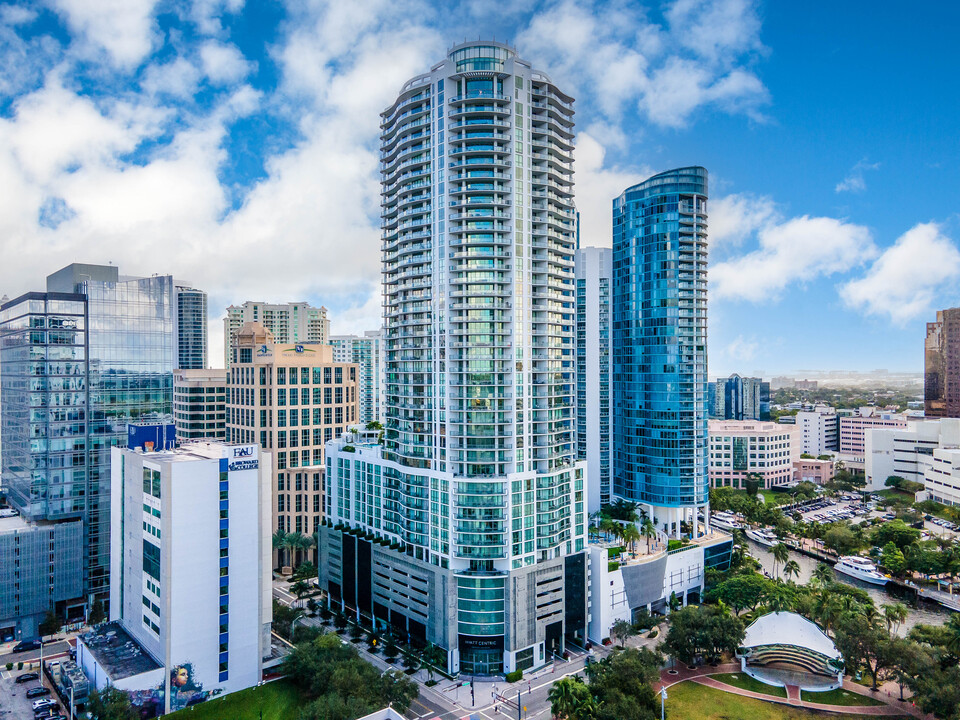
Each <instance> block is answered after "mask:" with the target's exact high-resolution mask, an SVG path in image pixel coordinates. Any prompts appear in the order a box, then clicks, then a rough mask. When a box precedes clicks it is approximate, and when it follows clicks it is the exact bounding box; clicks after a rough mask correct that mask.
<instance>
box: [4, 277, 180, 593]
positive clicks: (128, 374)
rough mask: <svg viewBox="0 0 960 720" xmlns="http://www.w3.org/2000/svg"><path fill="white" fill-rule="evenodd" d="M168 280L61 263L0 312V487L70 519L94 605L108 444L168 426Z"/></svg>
mask: <svg viewBox="0 0 960 720" xmlns="http://www.w3.org/2000/svg"><path fill="white" fill-rule="evenodd" d="M175 314H176V303H175V296H174V285H173V277H172V276H170V275H154V276H153V277H123V276H120V275H119V274H118V270H117V268H116V267H115V266H112V265H111V266H104V265H81V264H73V265H69V266H67V267H66V268H63V269H62V270H60V271H58V272H56V273H54V274H53V275H50V276H49V277H48V278H47V291H46V292H31V293H27V294H26V295H22V296H21V297H18V298H16V299H14V300H10V301H9V302H7V303H5V304H4V305H3V306H2V308H0V341H2V348H0V365H2V369H0V373H2V393H0V416H2V423H3V433H2V437H3V440H2V442H3V470H2V472H3V485H4V487H5V488H6V490H7V497H8V500H9V501H10V503H11V504H12V505H13V506H14V507H15V508H17V509H18V510H19V511H20V513H21V515H22V516H23V517H24V518H26V519H28V520H30V521H49V522H63V521H71V520H82V521H83V525H84V553H83V568H84V581H85V582H84V588H85V591H86V593H87V594H88V596H100V597H102V598H104V599H105V598H106V595H107V592H108V590H109V570H110V448H111V447H114V446H120V447H124V446H125V445H126V442H127V424H128V423H131V422H140V421H145V420H151V419H157V420H168V421H170V420H172V417H171V414H172V403H173V369H174V366H175V364H176V347H177V336H176V331H175V328H176V319H175Z"/></svg>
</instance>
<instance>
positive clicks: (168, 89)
mask: <svg viewBox="0 0 960 720" xmlns="http://www.w3.org/2000/svg"><path fill="white" fill-rule="evenodd" d="M199 82H200V71H199V70H198V69H197V68H196V67H195V66H194V65H193V64H192V63H191V62H190V61H189V60H187V59H186V58H182V57H178V58H175V59H173V60H171V61H170V62H168V63H164V64H163V65H150V66H149V67H148V68H147V69H146V70H145V71H144V74H143V80H142V81H141V83H140V86H141V87H142V88H143V89H144V90H145V91H146V92H148V93H150V94H151V95H156V94H158V93H165V94H167V95H173V96H174V97H178V98H189V97H191V96H192V95H193V94H194V92H196V90H197V84H198V83H199Z"/></svg>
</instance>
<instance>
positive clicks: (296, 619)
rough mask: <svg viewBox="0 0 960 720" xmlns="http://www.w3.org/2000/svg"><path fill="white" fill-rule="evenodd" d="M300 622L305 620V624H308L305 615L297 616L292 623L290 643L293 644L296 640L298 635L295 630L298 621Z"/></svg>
mask: <svg viewBox="0 0 960 720" xmlns="http://www.w3.org/2000/svg"><path fill="white" fill-rule="evenodd" d="M298 620H303V621H304V622H306V620H307V618H306V616H304V615H297V616H296V617H295V618H294V619H293V620H292V621H291V623H290V642H293V640H294V638H295V637H296V635H295V633H294V629H295V628H296V626H297V621H298Z"/></svg>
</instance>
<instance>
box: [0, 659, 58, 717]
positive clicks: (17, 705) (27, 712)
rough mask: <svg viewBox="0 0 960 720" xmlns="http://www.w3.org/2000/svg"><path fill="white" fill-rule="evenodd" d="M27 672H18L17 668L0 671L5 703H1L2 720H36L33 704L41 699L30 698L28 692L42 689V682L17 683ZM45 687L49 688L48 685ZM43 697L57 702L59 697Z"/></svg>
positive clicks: (0, 693) (1, 691)
mask: <svg viewBox="0 0 960 720" xmlns="http://www.w3.org/2000/svg"><path fill="white" fill-rule="evenodd" d="M26 672H30V671H29V670H27V669H26V668H24V669H23V670H17V669H16V666H14V669H13V670H9V671H8V670H7V669H6V667H4V668H3V669H2V670H0V697H2V698H3V702H2V703H0V720H34V714H33V703H34V701H35V700H39V699H40V698H33V699H31V698H28V697H27V691H28V690H30V689H31V688H35V687H40V681H39V680H31V681H29V682H25V683H22V684H18V683H17V682H16V678H17V676H18V675H22V674H24V673H26ZM44 685H45V686H46V687H49V685H48V684H46V683H45V684H44ZM43 697H44V698H50V699H52V700H57V696H56V694H55V693H53V692H51V693H50V694H49V695H44V696H43ZM61 712H62V708H61ZM55 717H56V716H55Z"/></svg>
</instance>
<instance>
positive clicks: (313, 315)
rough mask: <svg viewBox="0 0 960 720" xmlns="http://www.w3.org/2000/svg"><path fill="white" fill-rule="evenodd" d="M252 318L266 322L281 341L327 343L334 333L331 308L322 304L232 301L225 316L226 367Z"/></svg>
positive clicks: (277, 340)
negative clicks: (240, 336)
mask: <svg viewBox="0 0 960 720" xmlns="http://www.w3.org/2000/svg"><path fill="white" fill-rule="evenodd" d="M248 322H256V323H260V324H261V325H263V326H264V327H265V328H266V329H267V330H269V331H270V332H271V333H273V339H274V341H275V342H278V343H304V342H309V343H326V342H328V338H329V337H330V319H329V318H328V317H327V309H326V308H325V307H322V306H321V307H313V306H312V305H310V304H309V303H305V302H293V303H283V304H274V303H262V302H253V301H247V302H245V303H243V305H231V306H230V307H228V308H227V316H226V317H225V318H224V319H223V355H224V357H223V362H224V367H230V363H231V362H232V361H233V355H232V353H231V349H232V347H233V341H234V339H235V338H236V334H237V332H238V331H239V330H240V328H241V327H243V325H244V323H248Z"/></svg>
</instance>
